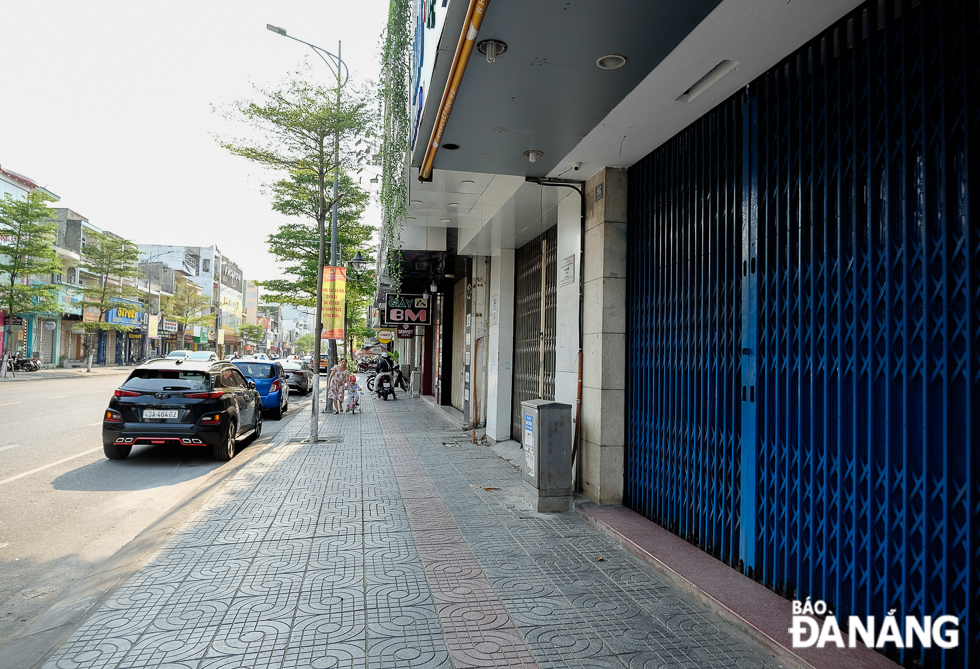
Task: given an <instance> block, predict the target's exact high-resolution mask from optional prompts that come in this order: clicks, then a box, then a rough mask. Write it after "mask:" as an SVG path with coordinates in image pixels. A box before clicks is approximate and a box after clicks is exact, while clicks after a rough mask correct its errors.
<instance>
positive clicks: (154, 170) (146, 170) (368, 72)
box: [0, 0, 388, 280]
mask: <svg viewBox="0 0 980 669" xmlns="http://www.w3.org/2000/svg"><path fill="white" fill-rule="evenodd" d="M387 8H388V2H387V0H346V1H344V0H319V1H316V0H275V1H272V0H266V1H259V0H195V1H193V2H192V1H190V0H168V1H167V2H156V3H148V2H133V0H87V1H86V2H79V1H78V0H31V1H30V2H10V3H5V6H4V9H3V12H2V22H3V26H4V29H3V39H0V62H2V63H3V64H4V76H3V77H2V81H3V84H0V165H2V166H3V167H4V168H5V169H10V170H13V171H14V172H19V173H20V174H24V175H26V176H28V177H30V178H31V179H33V180H34V181H35V182H37V183H38V184H41V185H42V186H44V187H46V188H47V189H48V190H50V191H52V192H53V193H55V194H57V195H58V196H60V197H61V201H60V202H59V203H57V204H55V205H53V206H57V207H68V208H70V209H72V210H74V211H76V212H78V213H79V214H81V215H83V216H85V217H86V218H87V219H88V220H89V222H91V223H92V224H93V225H95V226H97V227H99V228H101V229H103V230H108V231H111V232H114V233H116V234H119V235H121V236H123V237H127V238H129V239H132V240H133V241H135V242H137V243H147V244H177V245H190V246H210V245H212V244H214V245H217V246H218V248H219V249H220V250H221V252H222V253H223V254H225V255H226V256H228V257H229V258H230V259H231V260H233V261H234V262H236V263H238V265H239V267H241V268H242V271H243V273H244V274H245V278H246V279H257V280H262V279H270V278H275V277H277V276H280V275H281V272H280V270H279V268H278V267H277V265H276V263H275V259H274V258H273V257H272V256H271V255H270V254H269V252H268V247H267V245H266V243H265V239H266V237H267V235H268V234H270V233H271V232H274V231H275V230H276V229H277V227H278V226H279V225H281V224H282V223H285V222H287V221H289V220H295V219H288V218H286V217H284V216H282V215H280V214H277V213H275V212H273V211H272V209H271V207H270V200H269V197H268V196H266V195H263V194H262V193H261V192H260V189H261V186H262V183H263V181H267V180H269V174H268V173H263V172H262V171H261V170H260V169H259V168H258V167H257V166H255V165H253V164H251V163H249V162H247V161H246V160H244V159H242V158H237V157H235V156H232V155H231V154H229V153H228V152H227V151H225V150H224V149H222V148H221V147H220V146H218V144H217V142H216V141H215V139H214V135H216V134H217V135H221V136H226V137H228V136H241V135H243V134H244V133H247V128H246V127H245V126H243V125H235V124H230V123H229V122H228V121H226V120H224V119H223V118H222V116H221V114H220V113H218V112H215V111H214V108H218V109H219V111H220V110H222V109H226V108H227V107H228V106H229V105H230V104H231V103H233V102H234V101H236V100H243V99H256V98H257V94H256V93H255V91H254V89H253V84H254V85H259V86H270V85H273V86H274V85H276V84H278V83H280V82H282V81H283V80H284V79H285V78H286V76H287V75H288V74H289V73H291V72H293V71H295V70H296V69H297V68H298V67H300V66H301V65H302V64H303V63H304V61H306V60H309V63H310V64H311V67H312V71H313V73H314V74H316V75H319V76H322V77H323V78H324V81H325V82H327V81H329V80H330V79H331V78H332V76H333V75H332V74H331V73H330V71H329V70H328V69H327V67H326V66H325V65H324V64H323V62H322V61H321V60H320V59H319V58H318V57H316V56H315V55H314V54H313V53H312V50H310V49H309V47H307V46H305V45H303V44H300V43H298V42H295V41H293V40H290V39H287V38H286V37H282V36H280V35H277V34H275V33H273V32H270V31H269V30H267V29H266V24H272V25H277V26H281V27H283V28H285V29H286V30H287V32H288V33H289V34H290V35H292V36H294V37H296V38H298V39H301V40H304V41H306V42H310V43H312V44H316V45H317V46H320V47H323V48H325V49H327V50H328V51H332V52H334V53H336V50H337V43H338V41H340V42H341V49H342V53H341V55H342V56H343V59H344V61H345V62H346V63H347V65H348V67H349V68H350V71H351V75H352V77H351V80H352V83H354V84H355V85H357V84H364V83H365V82H368V81H374V80H377V78H378V72H379V69H380V68H379V52H380V44H381V32H382V30H383V28H384V23H385V21H386V19H387ZM365 184H367V179H365ZM365 220H366V222H367V223H369V224H371V225H375V226H378V225H380V210H379V209H378V207H377V206H376V198H374V199H373V204H372V206H371V207H370V208H369V210H368V212H367V213H366V215H365Z"/></svg>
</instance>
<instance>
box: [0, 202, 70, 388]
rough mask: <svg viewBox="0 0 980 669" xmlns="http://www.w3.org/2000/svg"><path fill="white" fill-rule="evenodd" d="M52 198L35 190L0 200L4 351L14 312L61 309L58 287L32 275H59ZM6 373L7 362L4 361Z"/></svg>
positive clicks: (0, 281)
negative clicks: (5, 314) (25, 196)
mask: <svg viewBox="0 0 980 669" xmlns="http://www.w3.org/2000/svg"><path fill="white" fill-rule="evenodd" d="M50 201H52V198H51V197H50V196H49V195H48V194H47V193H44V192H43V191H40V190H33V191H31V192H30V193H28V194H27V199H26V200H17V199H14V198H13V197H12V196H11V195H10V194H9V193H6V194H4V196H3V200H0V276H2V277H3V280H0V306H2V307H3V308H4V309H6V310H7V318H6V320H5V323H6V324H5V325H4V351H3V355H4V357H6V355H7V354H8V352H9V349H10V320H11V318H12V317H13V316H14V315H15V314H24V313H30V312H42V313H43V312H54V311H57V310H58V308H59V307H58V302H57V299H58V297H57V288H56V287H55V286H54V285H53V284H50V283H34V282H33V281H31V277H33V276H38V277H40V276H43V275H45V274H57V273H59V272H60V271H61V264H60V263H59V262H58V256H57V255H56V254H55V251H54V244H55V241H56V239H57V234H58V224H57V223H56V222H54V221H51V220H50V219H51V218H52V217H53V215H54V211H53V210H52V209H51V208H49V207H48V206H47V202H50ZM2 369H3V370H4V371H3V373H6V364H3V367H2Z"/></svg>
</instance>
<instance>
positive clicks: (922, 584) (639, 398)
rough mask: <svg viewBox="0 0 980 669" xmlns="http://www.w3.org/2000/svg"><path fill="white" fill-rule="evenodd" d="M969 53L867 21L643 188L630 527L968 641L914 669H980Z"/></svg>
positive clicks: (691, 136) (633, 246) (756, 95)
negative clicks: (931, 622)
mask: <svg viewBox="0 0 980 669" xmlns="http://www.w3.org/2000/svg"><path fill="white" fill-rule="evenodd" d="M978 44H980V7H978V5H977V3H964V2H956V1H954V0H937V1H936V2H932V3H924V2H917V1H915V0H900V1H897V2H895V1H892V0H889V1H888V2H871V3H867V4H865V5H863V6H861V7H859V8H858V9H857V10H855V11H854V12H852V13H851V14H849V15H847V16H845V17H844V18H843V19H841V21H839V22H838V23H837V24H836V25H834V26H832V27H831V28H829V29H828V30H827V31H826V32H825V33H823V34H822V35H820V36H818V37H817V38H816V39H814V40H812V41H811V42H809V43H808V44H805V45H803V46H802V47H801V48H800V49H799V50H797V51H796V52H795V53H793V54H791V55H790V56H788V57H787V58H786V59H785V60H784V61H783V62H781V63H779V64H778V65H777V66H776V67H774V68H772V69H771V70H770V71H768V72H766V73H765V74H764V75H762V76H761V77H760V78H759V79H757V80H755V81H754V82H752V84H751V85H750V86H749V87H748V88H747V90H746V92H745V93H741V94H739V96H738V97H736V98H733V99H730V100H729V101H727V102H725V103H723V104H722V105H720V106H719V107H717V108H715V109H714V110H712V111H711V112H709V113H708V114H707V115H706V116H704V117H702V118H701V119H700V120H698V121H697V122H695V123H694V124H692V125H691V126H690V127H688V128H687V129H685V130H684V131H682V132H681V133H680V134H678V135H677V136H675V137H674V138H673V139H671V140H670V141H668V142H667V143H666V144H665V145H664V146H662V147H661V148H659V149H657V151H655V152H654V153H652V154H650V156H647V157H646V158H644V159H643V160H642V161H640V162H639V163H638V164H637V165H636V166H634V167H633V168H631V170H630V204H629V221H630V225H629V235H630V239H629V261H628V271H629V278H628V293H627V305H628V306H627V317H628V325H627V332H628V334H627V348H628V350H629V356H630V359H631V360H635V364H630V365H628V366H627V369H628V377H627V402H628V407H629V408H628V410H627V455H626V497H627V503H628V504H629V505H630V506H632V507H633V508H635V509H636V510H638V511H640V512H641V513H644V514H645V515H647V516H648V517H650V518H652V519H654V520H656V521H657V522H659V523H661V524H663V525H665V526H667V527H668V528H669V529H671V530H673V531H674V532H676V533H678V534H680V535H681V536H684V537H685V538H687V539H689V540H691V541H693V542H695V543H697V544H698V545H699V546H701V547H702V548H703V549H704V550H706V551H709V552H711V553H713V554H715V555H717V556H718V557H720V558H721V559H723V560H725V561H726V562H729V563H731V564H733V565H736V566H740V567H741V568H742V569H743V571H744V572H745V573H746V574H748V575H750V576H752V577H753V578H755V579H757V580H759V581H761V582H762V583H764V584H765V585H766V586H768V587H770V588H772V589H774V590H775V591H777V592H779V593H781V594H783V595H785V596H787V597H789V598H793V599H801V600H802V599H805V598H812V599H813V600H823V601H826V602H827V604H828V606H829V608H830V609H831V610H833V612H834V614H835V616H836V617H837V619H838V620H839V621H846V619H847V617H848V616H851V615H856V616H859V617H861V618H862V619H863V618H864V617H865V616H873V617H874V618H875V620H876V621H878V624H879V625H880V624H881V622H882V621H883V620H884V619H885V618H886V617H887V616H888V612H889V611H890V610H892V609H895V610H896V611H897V616H898V619H899V620H900V621H904V620H905V617H906V616H912V617H914V618H917V619H919V620H920V621H921V620H922V619H923V618H924V617H925V616H932V617H933V619H935V618H936V617H938V616H941V615H952V616H957V617H958V618H959V620H960V621H962V622H961V627H960V638H961V642H960V644H959V645H958V646H957V647H956V648H951V649H943V648H939V647H937V646H936V645H933V647H932V648H927V649H923V648H921V647H920V646H919V645H916V646H915V647H914V648H912V649H896V648H894V647H893V648H892V649H891V650H889V651H887V652H888V654H889V655H891V656H892V657H894V658H895V659H896V660H897V661H899V662H900V663H903V664H905V665H906V666H943V667H953V668H956V669H966V668H967V667H974V666H976V662H977V659H978V658H980V605H978V602H980V456H978V455H977V454H978V453H980V429H978V428H977V424H976V421H977V420H978V417H980V371H978V370H980V226H978V225H977V224H976V221H975V220H974V221H972V222H971V221H970V213H969V202H970V199H971V195H972V196H973V200H974V202H980V195H978V193H980V178H978V176H977V175H978V174H980V148H978V147H976V146H974V147H972V148H971V145H970V140H971V138H977V137H980V103H978V100H977V92H978V91H980V59H977V57H976V54H977V45H978ZM976 142H977V140H976V139H973V143H976ZM971 173H972V174H973V178H972V180H971V179H970V174H971Z"/></svg>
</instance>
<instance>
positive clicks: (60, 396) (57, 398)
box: [48, 395, 68, 400]
mask: <svg viewBox="0 0 980 669" xmlns="http://www.w3.org/2000/svg"><path fill="white" fill-rule="evenodd" d="M63 397H68V395H55V396H54V397H49V398H48V399H49V400H60V399H61V398H63Z"/></svg>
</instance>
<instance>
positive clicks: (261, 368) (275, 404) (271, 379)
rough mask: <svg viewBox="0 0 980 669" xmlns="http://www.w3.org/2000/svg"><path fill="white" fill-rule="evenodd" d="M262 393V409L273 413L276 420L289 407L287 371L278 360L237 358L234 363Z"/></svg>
mask: <svg viewBox="0 0 980 669" xmlns="http://www.w3.org/2000/svg"><path fill="white" fill-rule="evenodd" d="M232 364H234V365H235V367H238V369H239V371H241V373H242V374H243V375H244V376H245V378H246V379H248V380H249V381H255V389H256V390H258V391H259V394H260V395H262V410H263V411H269V412H271V413H272V417H273V418H275V419H276V420H279V419H280V418H282V415H283V414H284V413H285V412H286V411H287V410H288V409H289V386H288V385H286V379H285V376H286V374H285V372H284V371H283V369H282V365H280V364H279V363H278V362H272V361H269V362H266V361H264V360H262V361H260V360H235V361H233V363H232Z"/></svg>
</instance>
